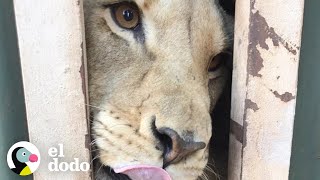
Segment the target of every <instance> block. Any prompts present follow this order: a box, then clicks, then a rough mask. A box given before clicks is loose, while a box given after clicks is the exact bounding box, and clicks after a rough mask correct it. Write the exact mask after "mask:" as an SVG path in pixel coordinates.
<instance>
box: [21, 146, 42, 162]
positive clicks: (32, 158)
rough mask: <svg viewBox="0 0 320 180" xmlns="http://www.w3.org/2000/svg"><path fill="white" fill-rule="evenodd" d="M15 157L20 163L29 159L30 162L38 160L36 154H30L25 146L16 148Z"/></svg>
mask: <svg viewBox="0 0 320 180" xmlns="http://www.w3.org/2000/svg"><path fill="white" fill-rule="evenodd" d="M17 149H18V148H17ZM16 158H17V160H18V161H20V162H21V163H26V162H29V161H30V162H37V161H38V156H37V155H35V154H32V153H31V152H30V151H28V150H27V149H26V148H22V147H19V149H18V151H17V153H16Z"/></svg>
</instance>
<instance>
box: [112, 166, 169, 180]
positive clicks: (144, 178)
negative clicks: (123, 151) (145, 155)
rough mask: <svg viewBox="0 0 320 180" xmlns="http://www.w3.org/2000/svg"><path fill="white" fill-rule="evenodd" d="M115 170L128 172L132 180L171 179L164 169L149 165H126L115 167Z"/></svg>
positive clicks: (123, 172)
mask: <svg viewBox="0 0 320 180" xmlns="http://www.w3.org/2000/svg"><path fill="white" fill-rule="evenodd" d="M114 172H116V173H122V174H126V175H127V176H129V177H130V178H131V179H132V180H171V177H170V175H169V174H168V173H167V171H165V170H164V169H162V168H159V167H155V166H148V165H133V166H126V167H123V168H117V169H114Z"/></svg>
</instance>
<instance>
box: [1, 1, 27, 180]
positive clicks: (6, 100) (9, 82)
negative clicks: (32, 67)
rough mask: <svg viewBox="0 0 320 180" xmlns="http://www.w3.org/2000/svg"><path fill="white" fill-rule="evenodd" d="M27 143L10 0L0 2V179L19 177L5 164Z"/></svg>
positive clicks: (7, 179)
mask: <svg viewBox="0 0 320 180" xmlns="http://www.w3.org/2000/svg"><path fill="white" fill-rule="evenodd" d="M22 140H28V134H27V121H26V115H25V105H24V97H23V89H22V80H21V70H20V62H19V51H18V45H17V36H16V27H15V19H14V10H13V0H0V179H1V180H15V179H24V180H26V179H28V180H30V179H32V177H30V176H29V177H20V176H19V175H17V174H15V173H14V172H12V171H11V170H10V169H9V167H8V165H7V151H8V150H9V148H10V147H11V145H13V144H14V143H16V142H18V141H22Z"/></svg>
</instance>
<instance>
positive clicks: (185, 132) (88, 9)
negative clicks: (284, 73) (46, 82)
mask: <svg viewBox="0 0 320 180" xmlns="http://www.w3.org/2000/svg"><path fill="white" fill-rule="evenodd" d="M84 11H85V29H86V47H87V58H88V76H89V80H88V81H89V98H90V105H89V106H90V109H91V116H92V136H93V142H92V144H93V145H94V146H95V147H96V149H95V150H94V151H95V152H96V154H97V155H96V157H95V159H98V162H99V165H98V166H97V168H96V169H97V170H96V179H101V180H102V179H105V180H107V179H108V180H109V179H133V180H135V179H154V180H166V179H173V180H179V179H184V180H195V179H197V178H199V177H203V176H205V175H203V172H204V169H205V168H206V165H207V163H208V152H209V140H210V138H211V136H212V126H211V117H210V113H211V112H212V110H213V108H214V107H215V104H216V102H217V100H218V98H219V96H220V94H221V93H222V91H223V87H224V84H225V81H226V79H227V74H228V73H227V72H226V71H227V70H226V68H225V67H224V60H223V58H218V57H219V54H221V53H222V52H225V50H226V49H228V48H229V47H230V44H231V42H232V18H230V17H229V16H228V15H227V14H226V13H225V12H224V11H223V9H222V8H221V7H220V6H219V4H218V1H217V0H128V1H123V0H85V2H84Z"/></svg>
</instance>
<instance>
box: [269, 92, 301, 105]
mask: <svg viewBox="0 0 320 180" xmlns="http://www.w3.org/2000/svg"><path fill="white" fill-rule="evenodd" d="M271 92H272V93H273V94H274V95H275V97H276V98H279V99H281V101H283V102H286V103H287V102H289V101H291V100H293V99H295V98H296V96H293V95H292V93H289V92H285V93H284V94H279V93H278V91H272V90H271Z"/></svg>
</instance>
